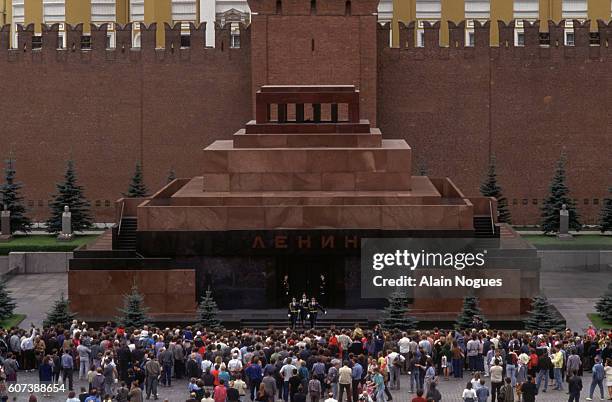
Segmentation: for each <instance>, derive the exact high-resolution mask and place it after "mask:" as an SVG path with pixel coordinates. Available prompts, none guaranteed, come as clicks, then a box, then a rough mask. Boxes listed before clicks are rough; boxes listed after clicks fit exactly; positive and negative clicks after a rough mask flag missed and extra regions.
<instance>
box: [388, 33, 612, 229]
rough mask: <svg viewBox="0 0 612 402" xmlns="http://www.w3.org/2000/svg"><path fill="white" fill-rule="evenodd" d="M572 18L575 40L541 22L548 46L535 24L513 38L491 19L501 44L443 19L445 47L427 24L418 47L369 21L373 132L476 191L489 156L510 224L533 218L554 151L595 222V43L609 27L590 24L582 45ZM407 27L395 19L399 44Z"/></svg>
mask: <svg viewBox="0 0 612 402" xmlns="http://www.w3.org/2000/svg"><path fill="white" fill-rule="evenodd" d="M575 24H577V26H578V28H577V29H576V46H575V47H563V46H562V42H563V41H562V39H561V38H562V34H563V32H562V29H559V27H557V26H554V25H551V26H550V27H549V31H550V32H551V41H552V43H555V44H556V42H557V40H558V39H561V41H560V42H559V43H560V44H561V46H559V47H557V46H551V47H550V48H542V47H540V46H539V43H538V36H537V35H538V31H537V30H538V27H537V26H534V27H528V28H527V29H526V46H525V47H516V48H515V47H513V46H512V42H513V39H511V38H513V31H512V29H513V27H512V26H509V27H505V26H504V25H503V24H502V26H501V27H500V32H501V35H505V37H506V38H508V39H509V40H508V45H509V46H508V47H505V46H502V47H500V48H490V47H489V44H488V38H489V33H488V25H487V26H486V27H477V28H476V47H474V48H463V43H462V42H463V37H464V36H463V31H462V30H461V27H458V28H456V29H455V30H453V28H454V26H453V25H452V24H451V35H455V36H454V37H453V38H454V40H452V41H451V43H452V45H453V47H450V48H444V49H441V48H440V47H439V46H437V43H438V38H437V33H438V31H437V29H436V28H437V27H432V28H431V29H426V31H425V35H426V39H425V41H426V44H425V47H424V48H414V47H404V48H402V49H398V48H394V49H390V48H389V46H388V45H387V43H388V39H387V38H388V27H382V26H381V27H379V53H378V91H377V99H378V102H377V110H378V121H379V126H380V128H381V130H382V132H383V135H384V136H386V137H393V138H398V137H400V138H405V139H406V141H407V142H408V143H409V144H410V146H411V147H412V148H413V151H414V153H413V160H414V161H415V163H413V166H414V167H415V172H416V166H417V165H418V164H419V163H420V162H422V161H426V168H427V169H426V170H427V173H428V174H429V175H433V176H450V177H451V178H452V180H453V181H454V182H455V183H456V184H457V185H458V186H459V188H461V189H462V191H463V192H464V193H465V194H475V193H477V192H478V186H479V184H480V182H481V180H482V179H483V176H484V174H485V172H486V168H487V163H488V158H489V155H492V154H493V155H495V156H496V158H497V168H498V178H499V183H500V185H501V186H502V187H503V190H504V194H505V195H506V196H507V198H508V199H509V202H510V207H511V212H512V215H513V218H514V223H518V224H526V223H528V224H533V223H537V222H538V218H539V214H540V208H541V205H542V199H543V198H544V197H545V196H546V195H547V193H548V186H549V183H550V179H551V178H552V175H553V173H554V168H555V163H556V161H557V160H558V159H559V157H560V155H561V153H562V152H563V151H565V154H566V156H567V160H568V163H567V177H568V184H569V188H570V190H571V191H572V196H573V197H574V198H575V199H577V203H578V210H579V212H580V213H581V214H582V215H583V218H584V219H583V221H584V222H585V223H591V224H592V223H595V222H596V221H597V216H598V213H599V210H600V207H601V203H602V199H603V197H604V196H607V195H608V193H607V189H608V187H609V186H611V185H612V170H611V169H612V113H610V108H611V106H612V91H611V90H612V47H606V46H605V44H606V43H607V38H612V36H610V32H612V30H611V28H612V26H611V27H608V26H605V25H604V26H600V31H601V41H602V43H603V44H604V46H602V47H600V46H589V42H588V40H589V38H588V35H589V31H588V26H589V23H588V22H587V23H585V24H584V25H583V26H580V23H577V22H575ZM600 25H601V24H600ZM413 27H414V25H413V24H411V25H408V26H407V27H405V28H404V29H402V31H401V36H402V43H405V44H410V43H414V42H413V38H414V36H413V35H414V29H413ZM502 43H504V41H502ZM504 44H505V43H504ZM610 45H611V46H612V43H610ZM454 46H458V47H454ZM489 82H490V84H489ZM608 196H609V195H608ZM593 199H597V200H598V202H599V204H598V205H593ZM585 200H586V202H588V204H586V205H585ZM534 201H535V202H537V204H536V203H534ZM515 202H516V205H513V204H514V203H515ZM524 203H526V204H524Z"/></svg>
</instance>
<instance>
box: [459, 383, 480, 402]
mask: <svg viewBox="0 0 612 402" xmlns="http://www.w3.org/2000/svg"><path fill="white" fill-rule="evenodd" d="M461 398H462V399H463V402H476V398H477V396H476V391H474V389H473V387H472V382H471V381H470V382H468V383H467V384H466V386H465V389H464V390H463V393H462V394H461Z"/></svg>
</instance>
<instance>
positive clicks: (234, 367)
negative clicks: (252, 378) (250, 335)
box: [227, 358, 242, 371]
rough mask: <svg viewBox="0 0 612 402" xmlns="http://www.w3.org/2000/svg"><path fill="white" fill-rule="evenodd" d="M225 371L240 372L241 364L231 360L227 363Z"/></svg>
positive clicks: (237, 360) (238, 361) (236, 360)
mask: <svg viewBox="0 0 612 402" xmlns="http://www.w3.org/2000/svg"><path fill="white" fill-rule="evenodd" d="M227 369H228V370H229V371H240V370H242V362H241V361H240V360H239V359H237V358H236V359H232V360H230V361H229V362H227Z"/></svg>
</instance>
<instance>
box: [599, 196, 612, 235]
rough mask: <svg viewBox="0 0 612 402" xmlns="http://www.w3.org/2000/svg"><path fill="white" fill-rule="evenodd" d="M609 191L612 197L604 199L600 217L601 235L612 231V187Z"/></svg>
mask: <svg viewBox="0 0 612 402" xmlns="http://www.w3.org/2000/svg"><path fill="white" fill-rule="evenodd" d="M608 191H609V192H610V194H611V196H610V197H607V198H605V199H604V202H603V206H602V207H601V213H600V215H599V230H601V233H603V232H605V231H608V230H612V187H610V188H609V190H608Z"/></svg>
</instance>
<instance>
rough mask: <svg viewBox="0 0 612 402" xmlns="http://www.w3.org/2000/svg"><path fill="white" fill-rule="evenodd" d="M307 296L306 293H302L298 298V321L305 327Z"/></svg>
mask: <svg viewBox="0 0 612 402" xmlns="http://www.w3.org/2000/svg"><path fill="white" fill-rule="evenodd" d="M308 303H309V302H308V298H307V297H306V293H302V300H300V323H301V324H302V328H306V320H307V319H308Z"/></svg>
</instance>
